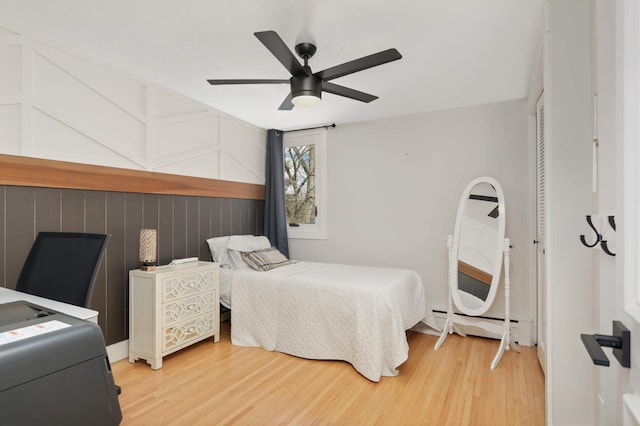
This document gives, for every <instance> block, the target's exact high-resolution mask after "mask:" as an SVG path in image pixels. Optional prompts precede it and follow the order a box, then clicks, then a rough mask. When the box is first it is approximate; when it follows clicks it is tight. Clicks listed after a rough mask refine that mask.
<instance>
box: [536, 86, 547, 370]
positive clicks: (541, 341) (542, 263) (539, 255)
mask: <svg viewBox="0 0 640 426" xmlns="http://www.w3.org/2000/svg"><path fill="white" fill-rule="evenodd" d="M536 124H537V125H536V152H537V155H536V163H537V165H536V169H537V173H536V176H537V178H536V194H537V203H536V205H537V226H536V234H537V235H536V240H535V244H536V261H537V288H538V292H537V293H538V309H537V311H538V312H537V314H538V321H537V324H538V333H537V334H538V360H539V361H540V365H541V366H542V370H543V371H544V372H545V374H546V351H547V347H546V346H547V304H546V303H547V275H546V274H547V268H546V251H545V238H544V237H545V229H546V226H545V224H546V216H545V211H546V209H545V174H544V165H545V158H544V94H542V95H540V98H539V99H538V103H537V113H536Z"/></svg>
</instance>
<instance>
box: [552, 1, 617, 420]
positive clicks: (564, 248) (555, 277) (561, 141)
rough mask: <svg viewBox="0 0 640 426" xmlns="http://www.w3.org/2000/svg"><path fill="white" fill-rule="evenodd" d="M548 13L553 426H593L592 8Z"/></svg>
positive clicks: (564, 4)
mask: <svg viewBox="0 0 640 426" xmlns="http://www.w3.org/2000/svg"><path fill="white" fill-rule="evenodd" d="M546 7H547V12H548V13H547V28H548V31H547V33H546V37H545V47H544V49H545V59H544V61H545V75H544V90H545V145H546V149H545V157H546V188H547V191H546V201H547V202H546V206H547V210H546V218H547V227H546V230H547V235H546V247H547V288H548V293H547V301H546V302H547V324H548V334H547V336H548V339H547V344H548V346H547V363H546V365H547V376H546V378H547V383H546V391H547V414H548V418H547V421H548V423H549V424H550V425H551V424H556V425H591V424H596V409H595V407H596V401H595V397H594V395H595V376H596V370H595V369H594V368H596V367H594V366H593V364H592V361H591V359H590V358H589V356H588V355H587V353H586V350H585V348H584V346H583V344H582V342H581V340H580V333H587V332H590V330H594V331H591V332H595V328H596V324H595V321H594V316H595V312H596V304H595V303H594V302H595V300H596V299H594V293H595V291H596V287H595V284H594V280H593V270H592V265H593V256H594V253H593V252H592V251H591V250H590V249H587V248H585V247H583V246H582V244H581V243H580V240H579V235H580V234H586V233H587V230H588V228H587V227H586V222H585V215H587V214H591V213H592V205H593V204H592V203H593V200H592V191H591V190H592V188H591V150H592V137H593V134H592V119H591V118H592V107H591V105H592V70H591V65H592V60H593V58H592V54H591V53H592V52H591V42H592V36H593V33H592V27H591V25H592V14H591V2H587V1H584V0H565V1H560V2H558V1H548V2H547V3H546ZM611 66H612V67H614V64H611ZM590 241H591V240H590Z"/></svg>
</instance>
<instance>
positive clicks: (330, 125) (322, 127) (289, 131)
mask: <svg viewBox="0 0 640 426" xmlns="http://www.w3.org/2000/svg"><path fill="white" fill-rule="evenodd" d="M329 127H336V123H332V124H327V125H326V126H318V127H308V128H306V129H295V130H284V132H286V133H291V132H301V131H303V130H314V129H328V128H329Z"/></svg>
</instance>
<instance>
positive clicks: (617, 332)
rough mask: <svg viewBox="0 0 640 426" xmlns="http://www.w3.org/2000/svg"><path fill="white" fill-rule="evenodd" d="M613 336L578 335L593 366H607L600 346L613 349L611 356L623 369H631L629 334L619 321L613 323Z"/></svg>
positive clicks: (607, 361)
mask: <svg viewBox="0 0 640 426" xmlns="http://www.w3.org/2000/svg"><path fill="white" fill-rule="evenodd" d="M612 334H613V335H612V336H606V335H602V334H584V333H583V334H580V339H581V340H582V343H583V344H584V347H585V348H586V349H587V352H588V353H589V356H590V357H591V359H592V360H593V363H594V364H595V365H602V366H604V367H608V366H609V358H607V355H605V353H604V351H603V350H602V348H601V346H606V347H609V348H613V355H614V356H615V357H616V358H617V359H618V361H619V362H620V364H621V365H622V366H623V367H625V368H631V332H630V331H629V329H627V327H625V326H624V325H623V324H622V323H621V322H620V321H613V333H612Z"/></svg>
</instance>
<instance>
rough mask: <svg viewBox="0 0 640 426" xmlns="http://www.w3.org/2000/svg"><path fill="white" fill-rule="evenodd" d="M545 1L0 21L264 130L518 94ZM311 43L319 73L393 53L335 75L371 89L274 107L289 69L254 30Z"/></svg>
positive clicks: (238, 7) (92, 4) (195, 4)
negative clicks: (354, 96)
mask: <svg viewBox="0 0 640 426" xmlns="http://www.w3.org/2000/svg"><path fill="white" fill-rule="evenodd" d="M542 3H543V0H396V1H390V0H387V1H383V0H180V1H176V0H58V1H52V0H0V26H6V27H7V28H9V29H11V30H14V31H16V32H18V33H21V34H26V35H30V36H33V37H34V38H36V39H38V40H42V41H46V42H51V43H53V44H54V45H57V46H59V47H64V48H66V49H68V50H70V51H72V52H78V53H80V54H82V55H85V56H87V57H89V58H91V59H94V60H97V61H99V62H102V63H106V64H109V65H111V66H113V67H115V68H117V69H121V70H124V71H126V72H128V73H131V74H134V75H138V76H141V77H143V78H145V79H146V80H149V81H152V82H155V83H157V84H159V85H162V86H165V87H168V88H170V89H172V90H175V91H177V92H179V93H181V94H184V95H186V96H189V97H191V98H194V99H196V100H198V101H201V102H203V103H205V104H208V105H210V106H212V107H214V108H216V109H219V110H221V111H224V112H226V113H228V114H231V115H233V116H236V117H238V118H240V119H242V120H245V121H247V122H250V123H253V124H255V125H257V126H259V127H262V128H265V129H266V128H279V129H284V130H288V129H296V128H302V127H309V126H316V125H324V124H330V123H336V124H344V123H351V122H358V121H367V120H374V119H380V118H385V117H392V116H400V115H408V114H416V113H421V112H427V111H435V110H442V109H449V108H457V107H461V106H468V105H477V104H484V103H490V102H498V101H504V100H510V99H519V98H524V97H526V95H527V87H528V83H529V77H530V73H531V71H532V67H533V60H534V57H535V52H536V49H537V48H538V44H539V42H540V37H541V32H540V29H541V27H540V22H541V16H542ZM265 30H274V31H276V32H277V33H278V34H279V35H280V37H282V39H283V40H284V42H285V43H286V44H287V45H288V46H289V47H290V48H291V49H292V50H293V48H294V46H295V44H297V43H299V42H303V41H304V42H313V43H314V44H316V45H317V47H318V51H317V53H316V55H315V56H314V57H313V58H312V59H311V60H310V61H309V65H310V66H311V68H312V70H313V71H314V72H315V71H320V70H322V69H325V68H329V67H332V66H334V65H338V64H341V63H343V62H346V61H350V60H352V59H357V58H360V57H362V56H366V55H369V54H372V53H376V52H379V51H381V50H385V49H388V48H392V47H394V48H396V49H398V50H399V51H400V53H401V54H402V55H403V58H402V59H400V60H399V61H395V62H391V63H388V64H385V65H381V66H379V67H376V68H371V69H369V70H364V71H361V72H358V73H355V74H352V75H348V76H344V77H341V78H338V79H336V80H333V82H334V83H336V84H340V85H343V86H347V87H351V88H354V89H357V90H360V91H363V92H367V93H371V94H373V95H376V96H379V99H377V100H375V101H373V102H371V103H369V104H366V103H362V102H358V101H354V100H351V99H347V98H343V97H339V96H335V95H331V94H327V93H323V101H322V104H321V105H320V106H316V107H313V108H299V107H298V108H295V109H294V110H293V111H279V110H278V107H279V106H280V103H281V102H282V101H283V99H284V98H285V97H286V96H287V94H288V93H289V87H288V86H287V85H249V86H245V85H242V86H236V85H234V86H211V85H209V84H208V83H207V82H206V79H208V78H211V79H222V78H234V79H236V78H237V79H244V78H260V79H262V78H267V79H287V78H289V77H290V75H289V73H288V72H287V70H286V69H285V68H284V67H283V66H282V64H280V63H279V62H278V61H277V60H276V59H275V58H274V57H273V56H272V55H271V53H270V52H269V51H268V50H267V49H266V48H265V47H264V46H263V45H262V43H260V41H259V40H258V39H257V38H255V36H254V35H253V33H254V32H256V31H265Z"/></svg>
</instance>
